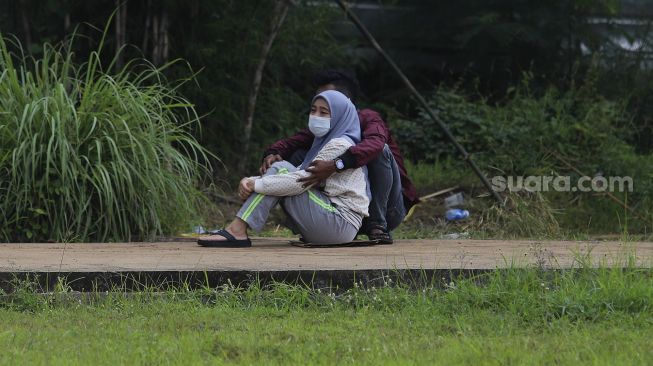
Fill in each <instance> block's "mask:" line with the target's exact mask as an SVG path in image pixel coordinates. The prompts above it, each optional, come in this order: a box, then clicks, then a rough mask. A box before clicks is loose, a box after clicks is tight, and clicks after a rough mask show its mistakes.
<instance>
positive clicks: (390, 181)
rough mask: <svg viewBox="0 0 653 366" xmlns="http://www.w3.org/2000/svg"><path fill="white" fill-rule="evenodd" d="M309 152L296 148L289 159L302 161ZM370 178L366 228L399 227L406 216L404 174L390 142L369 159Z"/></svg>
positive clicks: (388, 228)
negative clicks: (400, 172) (372, 158)
mask: <svg viewBox="0 0 653 366" xmlns="http://www.w3.org/2000/svg"><path fill="white" fill-rule="evenodd" d="M304 156H306V150H298V151H296V152H295V153H294V154H293V155H292V156H291V157H290V159H289V161H290V163H292V164H294V165H299V164H301V163H302V161H303V160H304ZM367 178H368V180H369V182H370V193H371V195H372V197H370V198H371V199H370V206H369V209H368V210H369V214H370V216H369V217H366V218H364V219H363V227H362V232H365V233H367V232H369V230H370V229H372V228H373V227H382V228H385V229H386V230H388V231H392V230H394V229H396V228H397V227H398V226H399V225H400V224H401V222H402V221H403V220H404V217H406V208H405V206H404V197H403V194H402V189H401V175H400V174H399V166H398V165H397V162H396V161H395V157H394V155H392V150H390V147H389V146H388V145H387V144H386V145H385V146H384V147H383V151H382V152H381V154H379V156H377V157H376V158H375V159H374V160H372V161H370V162H369V163H367Z"/></svg>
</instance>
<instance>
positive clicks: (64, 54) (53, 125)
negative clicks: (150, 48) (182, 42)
mask: <svg viewBox="0 0 653 366" xmlns="http://www.w3.org/2000/svg"><path fill="white" fill-rule="evenodd" d="M73 39H74V37H73ZM70 42H71V43H72V40H71V41H70ZM101 49H102V43H101V45H100V48H99V49H98V50H97V51H94V52H91V53H90V55H89V56H88V59H87V60H86V61H85V62H83V63H80V64H76V63H75V62H74V60H73V59H74V54H73V52H72V51H71V50H70V48H67V47H66V46H65V45H63V44H62V45H59V46H53V45H50V44H45V45H44V46H43V52H42V55H41V56H40V57H38V58H34V57H30V56H25V54H24V52H23V49H22V46H21V45H20V44H19V43H18V42H13V41H10V40H8V39H4V38H2V37H0V197H2V199H1V200H0V241H42V240H57V241H63V240H75V241H123V240H147V239H151V238H153V237H154V236H155V235H159V234H162V233H167V232H171V231H174V230H175V229H177V228H178V227H179V226H180V225H185V224H186V223H187V222H188V221H189V219H192V218H194V215H195V212H196V208H197V205H198V203H199V202H200V201H201V200H202V198H201V195H200V194H199V193H198V191H197V190H196V189H195V188H194V187H195V186H196V184H197V182H198V180H199V179H201V178H202V177H203V176H205V175H206V174H207V173H209V171H210V166H209V164H208V163H207V161H208V159H207V155H208V154H207V152H206V151H205V150H204V148H202V147H201V146H200V145H199V144H198V142H197V141H196V140H195V138H194V137H193V136H192V135H191V134H190V129H191V128H192V127H193V126H194V125H196V124H197V122H198V116H197V114H196V112H195V110H194V108H193V105H192V104H191V103H190V102H188V101H187V100H185V99H184V98H183V97H181V96H179V95H178V94H177V92H176V88H177V86H169V85H167V84H166V82H165V81H164V80H163V78H162V76H161V71H162V70H163V68H165V67H166V66H169V65H166V66H163V67H162V68H155V67H153V66H151V65H149V64H147V63H146V62H143V63H142V64H138V65H136V63H135V62H131V63H129V64H128V65H127V66H126V67H125V68H123V69H121V70H116V71H115V72H112V71H111V70H112V66H113V64H112V65H109V67H108V68H106V69H103V67H102V64H101V62H100V59H101V57H100V53H101Z"/></svg>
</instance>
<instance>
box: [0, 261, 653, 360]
mask: <svg viewBox="0 0 653 366" xmlns="http://www.w3.org/2000/svg"><path fill="white" fill-rule="evenodd" d="M385 281H386V282H385V285H382V286H381V287H380V288H374V287H364V286H362V285H357V286H356V287H355V288H352V289H350V290H346V291H336V292H331V291H329V290H328V289H313V288H310V287H307V286H294V285H288V284H283V283H273V284H271V285H267V286H263V285H260V284H256V283H255V284H253V285H251V286H249V287H243V288H237V287H233V286H229V285H225V286H222V287H219V288H213V289H210V288H205V289H202V290H195V291H183V290H180V289H177V290H171V289H168V290H167V291H165V292H163V293H158V294H157V293H152V292H151V291H145V292H141V293H137V294H134V295H131V296H127V297H125V296H123V295H120V294H119V293H109V294H108V295H106V296H101V297H96V298H92V299H91V300H88V301H83V302H77V301H73V300H74V297H70V298H68V297H65V296H63V297H62V296H61V295H62V294H51V295H49V296H39V295H36V294H34V293H33V292H30V291H28V290H25V289H22V290H21V289H19V291H17V292H16V293H15V294H14V296H13V297H4V298H3V299H2V300H0V301H2V302H0V319H2V322H1V324H2V325H1V328H0V346H1V347H2V349H3V352H2V353H0V363H1V364H8V365H9V364H12V365H13V364H34V365H38V364H107V365H108V364H224V363H239V364H254V363H266V364H305V363H308V364H334V363H343V364H387V363H393V364H442V365H448V364H491V365H510V364H520V365H521V364H531V365H542V364H568V365H572V364H573V365H575V364H598V365H616V364H627V365H637V364H642V365H644V364H647V363H648V362H649V361H650V360H651V359H653V349H652V348H651V347H650V346H649V345H650V339H651V337H652V336H653V291H652V290H651V288H653V277H652V276H651V273H650V272H649V271H646V270H638V269H634V268H628V269H625V270H610V269H576V270H574V271H560V272H547V271H541V270H538V269H526V270H507V271H495V272H492V273H489V274H485V275H480V276H477V277H474V278H471V279H454V280H448V279H447V280H445V279H433V280H432V281H427V284H423V285H419V286H417V285H413V286H410V284H399V285H397V284H396V283H393V282H392V281H390V279H385ZM64 288H65V286H63V287H62V289H64ZM64 299H68V300H66V301H64ZM71 299H73V300H71Z"/></svg>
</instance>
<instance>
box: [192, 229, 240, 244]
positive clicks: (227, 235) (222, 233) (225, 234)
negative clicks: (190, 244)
mask: <svg viewBox="0 0 653 366" xmlns="http://www.w3.org/2000/svg"><path fill="white" fill-rule="evenodd" d="M212 234H213V235H220V236H222V237H224V238H226V239H227V240H202V239H199V240H197V244H199V245H200V246H203V247H213V248H249V247H251V246H252V241H251V240H249V238H247V239H245V240H238V239H236V238H235V237H234V236H233V235H231V234H230V233H229V232H228V231H227V230H218V231H216V232H213V233H212Z"/></svg>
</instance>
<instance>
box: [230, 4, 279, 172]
mask: <svg viewBox="0 0 653 366" xmlns="http://www.w3.org/2000/svg"><path fill="white" fill-rule="evenodd" d="M289 6H290V2H289V1H288V0H278V1H277V3H276V4H275V6H274V11H273V13H272V21H271V23H270V32H269V34H268V38H267V39H266V40H265V42H264V43H263V44H262V45H261V52H260V54H259V58H258V63H257V65H256V69H255V71H254V78H253V79H252V84H251V88H250V92H249V98H248V99H247V106H246V108H245V116H244V117H245V118H244V119H245V129H244V131H243V140H244V141H243V150H244V151H243V154H242V157H243V158H242V159H241V160H240V161H239V163H238V170H239V171H240V172H244V171H245V166H246V163H247V159H248V158H249V149H250V145H251V144H250V142H251V141H250V140H251V136H252V126H253V124H254V112H255V111H256V99H257V98H258V92H259V89H260V88H261V79H262V78H263V69H264V68H265V64H266V63H267V59H268V54H269V53H270V49H271V48H272V43H274V39H275V38H276V37H277V34H278V33H279V29H281V25H282V24H283V22H284V20H285V19H286V15H287V14H288V8H289Z"/></svg>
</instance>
